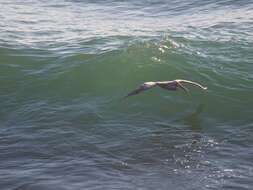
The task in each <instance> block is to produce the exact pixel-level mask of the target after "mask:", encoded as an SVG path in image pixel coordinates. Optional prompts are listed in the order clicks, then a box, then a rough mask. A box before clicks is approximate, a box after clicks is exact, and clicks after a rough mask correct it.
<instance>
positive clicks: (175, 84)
mask: <svg viewBox="0 0 253 190" xmlns="http://www.w3.org/2000/svg"><path fill="white" fill-rule="evenodd" d="M183 84H190V85H193V86H196V87H199V88H201V89H202V90H206V89H207V87H204V86H202V85H201V84H199V83H196V82H193V81H189V80H182V79H176V80H172V81H156V82H145V83H143V84H142V85H140V86H139V88H137V89H135V90H134V91H132V92H130V93H129V94H128V95H126V97H129V96H132V95H136V94H139V93H140V92H143V91H146V90H148V89H150V88H153V87H155V86H159V87H160V88H163V89H165V90H171V91H175V90H177V89H178V88H181V89H183V90H184V91H185V92H189V90H188V89H187V88H186V87H185V86H183Z"/></svg>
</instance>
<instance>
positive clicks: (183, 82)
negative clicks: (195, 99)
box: [175, 79, 207, 91]
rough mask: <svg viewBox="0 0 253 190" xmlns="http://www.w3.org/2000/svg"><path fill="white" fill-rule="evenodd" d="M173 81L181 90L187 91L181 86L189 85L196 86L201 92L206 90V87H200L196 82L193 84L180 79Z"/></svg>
mask: <svg viewBox="0 0 253 190" xmlns="http://www.w3.org/2000/svg"><path fill="white" fill-rule="evenodd" d="M175 81H176V82H177V83H178V85H179V86H180V87H181V88H183V89H184V90H185V89H187V88H185V87H184V86H183V84H191V85H193V86H197V87H199V88H201V89H202V90H207V87H205V86H202V85H201V84H199V83H197V82H193V81H189V80H182V79H177V80H175ZM185 91H188V89H187V90H185Z"/></svg>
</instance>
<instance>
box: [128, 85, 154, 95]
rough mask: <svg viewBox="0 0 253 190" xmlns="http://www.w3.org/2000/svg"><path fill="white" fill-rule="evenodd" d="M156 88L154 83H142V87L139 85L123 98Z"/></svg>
mask: <svg viewBox="0 0 253 190" xmlns="http://www.w3.org/2000/svg"><path fill="white" fill-rule="evenodd" d="M155 86H156V83H155V82H145V83H143V84H142V85H140V86H139V87H138V88H137V89H135V90H133V91H131V92H130V93H128V94H127V95H126V96H125V98H127V97H129V96H133V95H136V94H139V93H141V92H143V91H146V90H148V89H150V88H153V87H155Z"/></svg>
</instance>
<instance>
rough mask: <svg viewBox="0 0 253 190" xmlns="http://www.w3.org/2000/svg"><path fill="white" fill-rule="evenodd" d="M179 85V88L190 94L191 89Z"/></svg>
mask: <svg viewBox="0 0 253 190" xmlns="http://www.w3.org/2000/svg"><path fill="white" fill-rule="evenodd" d="M177 84H178V86H179V87H180V88H182V89H183V90H184V91H185V92H186V93H188V92H189V89H188V88H186V87H185V86H183V85H182V84H180V83H179V82H177Z"/></svg>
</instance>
